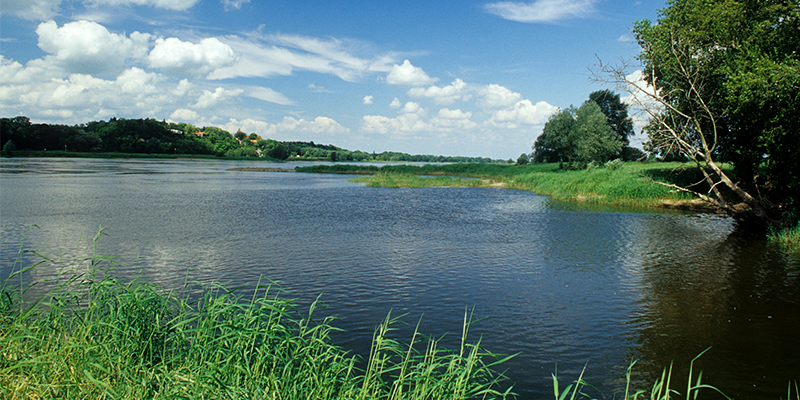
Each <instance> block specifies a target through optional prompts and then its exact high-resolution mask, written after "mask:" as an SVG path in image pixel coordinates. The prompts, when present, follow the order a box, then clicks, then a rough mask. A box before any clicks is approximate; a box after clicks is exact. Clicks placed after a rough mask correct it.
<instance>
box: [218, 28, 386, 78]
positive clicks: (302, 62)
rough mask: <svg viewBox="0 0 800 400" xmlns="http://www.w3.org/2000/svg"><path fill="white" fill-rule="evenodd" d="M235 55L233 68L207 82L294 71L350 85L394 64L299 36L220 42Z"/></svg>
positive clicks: (349, 46)
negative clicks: (330, 76) (315, 73)
mask: <svg viewBox="0 0 800 400" xmlns="http://www.w3.org/2000/svg"><path fill="white" fill-rule="evenodd" d="M222 40H223V41H224V42H225V43H226V44H228V45H229V46H230V47H231V48H232V49H233V50H234V51H235V52H236V54H237V56H238V60H237V62H236V64H234V65H231V66H229V67H226V68H222V69H220V70H218V71H216V72H214V73H212V74H211V75H210V76H209V78H210V79H227V78H235V77H269V76H273V75H284V76H285V75H291V74H292V73H293V72H294V71H296V70H301V71H312V72H317V73H322V74H330V75H334V76H337V77H339V78H340V79H342V80H345V81H348V82H353V81H356V80H357V79H358V78H360V77H361V76H363V75H365V74H368V73H375V72H385V71H388V70H389V64H390V63H392V62H394V61H393V60H392V59H391V58H390V57H387V56H376V57H374V58H372V59H365V58H360V57H357V56H355V55H354V54H353V53H354V52H355V49H354V48H356V47H358V46H357V45H356V44H351V43H350V42H349V41H342V40H338V39H330V40H321V39H318V38H313V37H306V36H299V35H272V36H265V37H261V36H259V35H250V36H249V37H248V38H246V39H243V38H240V37H237V36H228V37H225V38H223V39H222Z"/></svg>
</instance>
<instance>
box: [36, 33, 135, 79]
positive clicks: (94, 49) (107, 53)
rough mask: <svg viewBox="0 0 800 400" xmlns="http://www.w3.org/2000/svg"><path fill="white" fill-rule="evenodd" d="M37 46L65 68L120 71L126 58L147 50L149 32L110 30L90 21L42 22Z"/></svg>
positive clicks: (133, 57)
mask: <svg viewBox="0 0 800 400" xmlns="http://www.w3.org/2000/svg"><path fill="white" fill-rule="evenodd" d="M36 34H38V35H39V48H41V49H42V50H44V51H45V52H47V53H49V54H50V55H49V56H47V57H46V60H47V61H50V62H53V63H55V64H56V65H58V66H59V67H61V68H64V69H65V70H66V71H68V72H75V73H82V74H103V73H114V72H119V71H121V70H122V69H123V67H124V65H125V62H126V60H128V59H140V58H142V57H144V56H145V55H146V54H147V49H148V46H149V43H150V38H151V36H150V35H149V34H144V33H139V32H133V33H132V34H131V35H130V37H126V36H125V35H119V34H115V33H111V32H109V31H108V29H106V28H105V27H104V26H102V25H100V24H98V23H96V22H89V21H76V22H69V23H67V24H64V26H62V27H61V28H59V27H58V25H57V24H56V23H55V21H52V20H51V21H47V22H42V23H41V24H39V26H38V27H37V28H36Z"/></svg>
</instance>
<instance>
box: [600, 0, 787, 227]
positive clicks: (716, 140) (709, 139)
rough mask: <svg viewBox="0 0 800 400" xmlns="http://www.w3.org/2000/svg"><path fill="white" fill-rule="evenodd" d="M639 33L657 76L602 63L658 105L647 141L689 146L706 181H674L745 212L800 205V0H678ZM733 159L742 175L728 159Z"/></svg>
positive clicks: (674, 148)
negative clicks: (636, 77) (633, 74)
mask: <svg viewBox="0 0 800 400" xmlns="http://www.w3.org/2000/svg"><path fill="white" fill-rule="evenodd" d="M634 34H635V36H636V39H637V41H638V42H639V45H640V46H641V48H642V52H641V54H640V56H639V60H640V61H641V62H642V63H643V73H644V74H643V75H644V80H645V82H646V83H647V84H648V85H649V86H648V87H643V86H642V85H641V84H639V83H638V82H636V81H633V80H631V79H629V78H628V76H629V75H628V74H627V71H626V70H625V68H624V67H625V66H622V67H610V66H607V65H601V73H602V74H604V75H605V76H606V77H610V80H613V81H616V82H618V83H620V84H621V87H627V88H633V89H632V94H633V95H635V96H636V98H638V99H639V104H640V107H641V108H642V109H643V110H644V111H646V112H647V113H648V114H649V115H650V117H651V118H650V124H649V125H648V129H647V134H648V138H649V143H648V148H649V149H651V150H652V151H654V152H655V153H657V154H661V155H668V154H670V153H678V154H681V155H682V156H683V157H685V158H686V159H688V160H690V161H692V162H693V163H694V164H695V166H696V167H697V168H698V169H699V170H700V171H701V172H702V173H703V175H704V177H705V183H706V188H705V189H697V188H692V187H677V186H675V185H668V186H673V187H674V188H675V189H676V190H681V191H685V192H689V193H693V194H694V195H695V196H697V197H699V198H701V199H703V200H705V201H707V202H709V203H711V204H713V205H715V206H717V207H719V208H721V209H723V210H725V211H727V212H728V213H730V214H731V215H733V216H735V217H739V218H749V217H750V216H755V217H756V218H757V219H759V220H761V221H764V222H775V220H776V219H778V218H779V216H780V215H781V214H783V213H784V212H785V210H786V209H787V208H796V207H797V205H798V200H800V118H797V104H798V103H799V102H800V52H798V51H797V49H798V48H800V3H798V1H797V0H790V1H786V0H783V1H781V0H749V1H747V0H711V1H708V0H673V1H671V2H669V4H668V7H667V8H665V9H663V10H661V12H660V14H659V20H658V22H657V23H656V24H653V23H651V22H650V21H647V20H644V21H637V22H636V23H635V24H634ZM726 161H727V162H731V163H732V164H733V166H734V174H735V178H734V177H731V176H728V174H727V173H726V172H725V171H724V170H722V168H720V163H721V162H726ZM664 184H666V183H664ZM721 187H725V188H726V189H727V190H726V192H725V193H723V191H722V190H721ZM739 202H743V203H745V204H746V205H747V206H749V207H740V206H737V205H736V203H739Z"/></svg>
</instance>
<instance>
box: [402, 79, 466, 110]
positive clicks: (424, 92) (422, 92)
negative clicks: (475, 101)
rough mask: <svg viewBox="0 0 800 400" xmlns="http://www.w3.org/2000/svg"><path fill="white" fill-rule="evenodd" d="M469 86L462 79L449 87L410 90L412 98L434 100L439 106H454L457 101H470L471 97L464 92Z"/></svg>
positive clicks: (409, 93)
mask: <svg viewBox="0 0 800 400" xmlns="http://www.w3.org/2000/svg"><path fill="white" fill-rule="evenodd" d="M466 87H467V84H466V83H464V81H462V80H461V79H456V80H454V81H453V82H452V83H451V84H450V85H449V86H445V87H438V86H431V87H429V88H427V89H423V88H421V87H415V88H411V89H409V90H408V95H409V96H411V97H427V98H431V99H433V101H435V102H436V103H437V104H452V103H455V102H456V100H469V98H470V97H471V96H470V95H469V94H467V93H465V92H464V89H465V88H466Z"/></svg>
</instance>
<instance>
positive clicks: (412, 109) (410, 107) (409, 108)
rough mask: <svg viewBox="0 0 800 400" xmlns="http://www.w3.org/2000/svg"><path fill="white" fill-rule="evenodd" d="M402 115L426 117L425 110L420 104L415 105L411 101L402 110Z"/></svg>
mask: <svg viewBox="0 0 800 400" xmlns="http://www.w3.org/2000/svg"><path fill="white" fill-rule="evenodd" d="M400 112H401V113H404V114H420V115H424V114H425V110H424V109H423V108H422V107H420V105H419V103H415V102H413V101H409V102H408V103H406V104H405V105H404V106H403V109H401V110H400Z"/></svg>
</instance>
